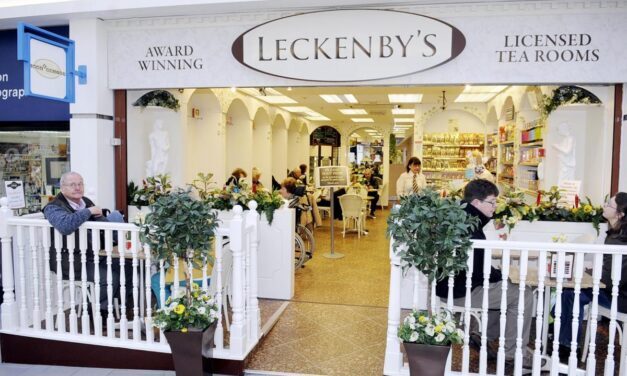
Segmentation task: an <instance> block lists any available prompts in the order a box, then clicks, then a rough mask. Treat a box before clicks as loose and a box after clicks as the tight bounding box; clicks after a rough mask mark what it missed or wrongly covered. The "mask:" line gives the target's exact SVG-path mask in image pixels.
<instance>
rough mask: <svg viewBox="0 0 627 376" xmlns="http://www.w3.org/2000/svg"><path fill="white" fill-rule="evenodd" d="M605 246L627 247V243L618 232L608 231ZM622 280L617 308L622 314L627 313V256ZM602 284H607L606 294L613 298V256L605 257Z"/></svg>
mask: <svg viewBox="0 0 627 376" xmlns="http://www.w3.org/2000/svg"><path fill="white" fill-rule="evenodd" d="M605 244H613V245H627V241H625V240H624V239H621V234H620V233H619V232H618V231H613V230H608V231H607V237H606V238H605ZM620 275H621V278H620V282H619V283H618V300H617V304H618V306H617V308H618V310H619V311H620V312H627V256H623V257H622V265H621V274H620ZM601 282H603V283H604V284H605V292H606V293H607V295H608V296H609V297H610V298H611V296H612V255H604V256H603V269H602V272H601Z"/></svg>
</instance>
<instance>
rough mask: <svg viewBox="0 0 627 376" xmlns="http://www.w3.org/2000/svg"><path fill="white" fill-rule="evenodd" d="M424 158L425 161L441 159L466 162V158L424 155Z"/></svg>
mask: <svg viewBox="0 0 627 376" xmlns="http://www.w3.org/2000/svg"><path fill="white" fill-rule="evenodd" d="M422 158H424V159H441V160H461V161H465V160H466V158H464V157H434V156H431V155H423V156H422Z"/></svg>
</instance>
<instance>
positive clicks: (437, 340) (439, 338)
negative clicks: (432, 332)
mask: <svg viewBox="0 0 627 376" xmlns="http://www.w3.org/2000/svg"><path fill="white" fill-rule="evenodd" d="M444 338H445V337H444V334H442V333H438V335H437V336H435V340H436V342H442V341H444Z"/></svg>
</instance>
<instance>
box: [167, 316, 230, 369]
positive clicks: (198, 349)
mask: <svg viewBox="0 0 627 376" xmlns="http://www.w3.org/2000/svg"><path fill="white" fill-rule="evenodd" d="M217 326H218V323H217V322H215V323H213V324H212V325H210V326H208V327H207V328H205V329H196V328H190V329H188V331H187V332H185V333H183V332H180V331H169V330H167V331H165V332H164V334H165V338H167V340H168V344H170V349H171V350H172V358H173V359H174V370H175V371H176V376H197V375H198V376H201V375H211V372H205V370H203V357H202V354H203V350H204V349H209V348H211V347H212V346H213V336H214V334H215V332H216V327H217Z"/></svg>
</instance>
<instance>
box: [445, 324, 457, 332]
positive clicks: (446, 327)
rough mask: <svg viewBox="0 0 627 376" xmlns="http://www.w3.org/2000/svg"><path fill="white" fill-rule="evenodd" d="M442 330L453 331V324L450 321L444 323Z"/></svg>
mask: <svg viewBox="0 0 627 376" xmlns="http://www.w3.org/2000/svg"><path fill="white" fill-rule="evenodd" d="M444 331H445V332H446V333H453V332H454V331H455V324H454V323H452V322H448V323H446V325H445V326H444Z"/></svg>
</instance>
